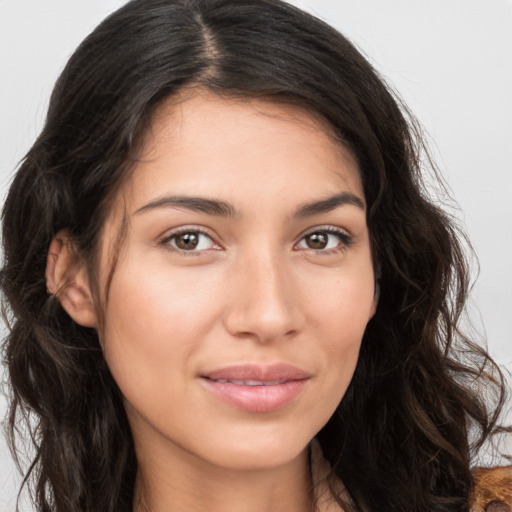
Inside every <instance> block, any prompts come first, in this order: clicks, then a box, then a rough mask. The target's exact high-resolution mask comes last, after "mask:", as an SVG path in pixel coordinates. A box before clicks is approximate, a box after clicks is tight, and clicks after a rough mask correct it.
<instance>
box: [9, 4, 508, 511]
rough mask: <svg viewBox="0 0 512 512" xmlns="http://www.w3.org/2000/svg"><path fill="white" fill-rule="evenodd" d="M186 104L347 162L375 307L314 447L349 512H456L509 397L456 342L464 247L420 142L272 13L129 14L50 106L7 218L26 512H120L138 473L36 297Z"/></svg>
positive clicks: (266, 7)
mask: <svg viewBox="0 0 512 512" xmlns="http://www.w3.org/2000/svg"><path fill="white" fill-rule="evenodd" d="M189 86H198V87H202V88H205V89H207V90H210V91H213V92H214V93H217V94H219V95H227V96H234V97H249V98H262V99H265V100H267V101H275V102H287V103H293V104H295V105H298V106H300V107H302V108H304V109H307V110H308V111H309V112H313V113H314V114H316V115H318V116H319V117H321V118H322V119H323V120H324V121H326V122H327V123H328V125H329V126H330V128H331V129H332V131H333V132H334V133H335V135H336V137H337V138H338V139H339V141H340V142H341V143H343V144H344V145H346V146H347V147H348V148H350V149H351V151H352V152H353V154H354V155H355V157H356V158H357V161H358V164H359V169H360V173H361V179H362V183H363V187H364V193H365V197H366V202H367V204H368V213H367V223H368V229H369V233H370V237H371V245H372V250H373V255H374V261H375V262H376V265H377V267H378V274H379V283H378V284H379V286H380V290H381V292H380V302H379V305H378V308H377V312H376V314H375V316H374V317H373V318H372V320H371V321H370V323H369V324H368V327H367V329H366V332H365V334H364V337H363V342H362V348H361V353H360V358H359V361H358V365H357V368H356V371H355V374H354V377H353V380H352V382H351V384H350V387H349V389H348V391H347V393H346V395H345V397H344V398H343V400H342V402H341V403H340V405H339V407H338V408H337V410H336V412H335V413H334V415H333V416H332V418H331V419H330V420H329V422H328V423H327V425H325V427H324V428H323V429H322V430H321V431H320V432H319V434H318V439H319V441H320V444H321V446H322V448H323V451H324V455H325V456H326V458H327V459H328V460H329V462H330V463H331V466H332V476H336V477H338V478H340V479H341V480H342V482H343V483H344V485H345V486H346V488H347V490H348V492H349V494H350V497H351V503H344V506H345V508H346V510H354V511H362V510H366V511H376V510H378V511H380V512H385V511H389V512H391V511H393V512H400V511H410V510H414V511H416V512H422V511H425V512H426V511H429V512H430V511H432V510H436V511H440V512H442V511H446V512H448V511H465V510H468V495H469V493H470V491H471V488H472V476H471V471H470V465H471V460H472V456H473V455H474V454H475V453H476V451H477V450H478V449H479V448H480V447H481V446H482V444H483V443H484V441H485V440H486V439H488V438H489V437H490V436H491V435H492V434H493V432H494V431H496V430H497V428H498V426H497V425H498V424H497V421H498V414H499V412H500V409H501V408H502V405H503V401H504V395H505V385H504V381H503V376H502V374H501V373H500V370H499V368H498V367H497V366H496V365H495V363H494V362H493V361H492V359H491V358H490V356H489V355H488V354H487V353H486V352H485V350H484V349H482V348H479V347H478V345H476V344H474V343H472V342H471V341H470V340H469V339H468V338H466V337H464V336H462V335H461V333H460V332H459V330H458V327H457V326H458V324H459V320H460V316H461V314H462V312H463V311H464V303H465V300H466V297H467V295H468V270H467V268H468V266H467V263H466V261H465V256H464V250H463V243H462V242H463V241H464V238H463V236H462V235H461V233H460V232H459V230H458V229H457V227H456V224H455V223H454V222H453V220H452V219H451V218H450V216H449V215H448V214H447V213H445V212H444V211H443V210H442V209H440V208H439V207H438V206H436V203H435V202H434V201H433V200H431V199H429V196H428V194H427V192H426V187H425V186H424V184H423V181H422V173H423V171H422V166H421V159H422V158H423V157H424V155H425V154H426V153H425V152H424V145H423V142H422V137H421V133H420V131H419V130H418V128H417V126H416V124H415V122H414V121H413V119H412V117H411V116H410V115H409V114H408V113H407V110H406V108H405V107H404V106H403V105H402V104H401V102H400V101H399V100H398V99H397V97H396V95H395V94H393V93H392V92H391V91H390V90H389V88H388V87H387V86H386V85H385V83H384V81H383V80H382V79H381V78H380V77H379V76H378V74H377V73H376V72H375V70H374V69H372V67H371V65H370V64H369V63H368V62H367V60H366V59H365V58H364V57H363V56H362V55H361V54H360V53H359V52H358V51H357V50H356V49H355V48H354V46H353V45H352V44H351V43H350V42H349V41H348V40H347V39H346V38H345V37H344V36H343V35H341V34H340V33H338V32H337V31H335V30H334V29H333V28H331V27H330V26H328V25H327V24H325V23H324V22H322V21H320V20H318V19H316V18H314V17H313V16H311V15H309V14H306V13H304V12H302V11H300V10H299V9H297V8H295V7H292V6H290V5H288V4H286V3H284V2H281V1H278V0H132V1H131V2H129V3H127V4H126V5H125V6H124V7H122V8H121V9H119V10H118V11H117V12H115V13H114V14H113V15H111V16H110V17H108V18H107V19H106V20H105V21H104V22H103V23H101V24H100V25H99V26H98V27H97V28H96V29H95V30H94V32H93V33H92V34H91V35H90V36H89V37H87V39H86V40H85V41H84V42H83V43H82V44H81V45H80V46H79V48H78V49H77V50H76V52H75V53H74V54H73V56H72V57H71V58H70V60H69V62H68V64H67V66H66V68H65V69H64V71H63V73H62V75H61V76H60V78H59V80H58V82H57V84H56V86H55V89H54V91H53V94H52V97H51V101H50V105H49V110H48V115H47V119H46V123H45V126H44V129H43V131H42V133H41V135H40V136H39V138H38V139H37V141H36V142H35V144H34V145H33V147H32V148H31V149H30V151H29V152H28V154H27V155H26V157H25V158H24V160H23V162H22V163H21V165H20V167H19V169H18V171H17V173H16V176H15V178H14V181H13V183H12V186H11V188H10V191H9V194H8V197H7V201H6V203H5V206H4V210H3V244H4V251H5V254H4V259H5V261H4V267H3V270H2V271H1V274H0V279H1V281H0V282H1V288H2V291H3V294H4V315H5V317H6V319H7V322H8V326H9V333H8V335H7V336H6V338H5V341H4V345H3V349H4V357H5V360H6V362H7V366H8V371H9V378H10V383H11V388H10V389H11V390H10V411H9V421H8V433H9V438H10V442H11V445H12V447H13V451H14V452H16V440H17V438H18V439H19V438H23V437H24V436H25V438H26V436H27V435H28V436H29V438H30V439H31V441H32V444H33V448H34V458H33V460H32V463H31V465H30V467H29V468H28V471H27V472H26V475H25V481H29V482H31V483H32V485H31V488H32V497H33V501H34V503H35V505H36V508H37V510H38V511H39V512H50V511H51V512H124V511H128V510H131V509H132V508H131V507H132V499H133V486H134V479H135V475H136V472H137V461H136V458H135V453H134V448H133V441H132V436H131V433H130V428H129V424H128V421H127V417H126V413H125V411H124V407H123V403H122V396H121V393H120V391H119V389H118V387H117V385H116V383H115V382H114V380H113V378H112V376H111V374H110V372H109V369H108V367H107V365H106V363H105V361H104V359H103V355H102V352H101V349H100V345H99V340H98V335H97V332H96V331H95V330H94V329H90V328H85V327H82V326H80V325H77V324H76V323H74V322H73V320H72V319H71V318H70V317H69V316H68V315H67V314H66V313H65V311H64V310H63V308H62V307H61V305H60V304H59V302H58V299H57V298H56V297H54V296H49V295H48V293H47V289H46V283H45V267H46V258H47V253H48V248H49V245H50V242H51V240H52V239H53V237H54V236H55V235H56V234H57V233H58V232H59V231H60V230H62V229H67V230H68V231H69V233H70V236H71V237H72V239H73V240H74V241H75V245H76V247H77V248H78V249H77V250H78V252H79V254H80V257H82V258H85V259H86V261H88V262H90V265H91V268H94V261H95V260H94V256H95V254H96V251H97V247H98V241H99V237H100V234H101V228H102V226H103V223H104V221H105V218H106V216H107V215H108V213H109V206H110V204H111V199H112V196H113V194H115V192H116V190H117V189H118V187H119V184H120V182H121V180H122V179H123V178H124V177H125V176H126V175H127V173H128V172H129V170H130V166H131V163H132V162H133V159H134V158H135V150H136V144H137V141H138V140H139V139H140V137H141V135H142V134H143V133H144V129H145V127H146V126H147V123H148V121H149V120H150V118H151V115H152V113H153V112H154V111H155V109H156V108H157V107H158V105H159V104H161V102H162V101H163V100H164V99H166V98H168V97H170V96H172V95H174V94H176V93H177V92H178V91H180V90H181V89H183V88H184V87H189ZM482 389H485V390H486V393H485V398H484V395H483V394H482V392H481V390H482ZM335 490H336V486H335V485H333V492H336V491H335ZM336 498H337V499H338V500H339V502H340V503H342V502H343V499H342V497H341V496H336Z"/></svg>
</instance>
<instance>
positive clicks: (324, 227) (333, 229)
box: [158, 224, 353, 248]
mask: <svg viewBox="0 0 512 512" xmlns="http://www.w3.org/2000/svg"><path fill="white" fill-rule="evenodd" d="M318 231H328V232H330V233H334V234H336V233H339V234H340V235H345V236H346V237H349V238H353V235H352V234H351V233H350V231H348V230H347V229H346V228H342V227H340V226H334V225H332V224H320V225H318V226H312V227H310V228H308V229H306V230H304V231H302V232H301V234H300V235H299V236H298V237H297V238H296V239H295V241H294V242H293V245H294V246H295V245H296V244H297V243H299V242H300V241H301V240H302V239H303V238H304V237H305V236H308V235H310V234H312V233H316V232H318ZM188 232H197V233H200V234H203V235H206V236H208V237H209V238H211V239H212V241H213V242H214V243H215V244H216V245H219V246H220V247H222V248H224V246H223V244H222V243H221V242H219V237H218V236H217V235H216V234H214V233H212V232H211V230H210V229H209V228H207V227H205V226H202V225H190V226H180V227H177V228H173V229H171V230H167V231H165V232H164V233H163V234H162V235H161V236H159V237H158V243H163V242H166V241H169V240H170V239H172V238H173V237H175V236H179V235H180V234H183V233H188Z"/></svg>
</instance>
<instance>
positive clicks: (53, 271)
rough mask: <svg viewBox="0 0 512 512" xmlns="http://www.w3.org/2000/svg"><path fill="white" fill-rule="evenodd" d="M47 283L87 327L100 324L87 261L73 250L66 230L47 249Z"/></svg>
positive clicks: (73, 314) (75, 319)
mask: <svg viewBox="0 0 512 512" xmlns="http://www.w3.org/2000/svg"><path fill="white" fill-rule="evenodd" d="M46 287H47V288H48V292H49V293H51V294H53V295H55V296H56V297H57V299H58V300H59V302H60V303H61V305H62V307H63V308H64V309H65V310H66V311H67V313H68V314H69V316H70V317H71V318H72V319H73V320H74V321H75V322H77V323H78V324H80V325H83V326H84V327H97V314H96V308H95V304H94V299H93V294H92V293H91V287H90V283H89V275H88V272H87V265H86V263H85V262H84V261H83V260H82V259H80V258H79V257H78V256H77V254H76V252H75V251H74V250H73V243H72V241H71V239H70V236H69V232H68V231H67V230H63V231H60V232H59V233H57V235H55V237H54V239H53V240H52V242H51V244H50V248H49V250H48V257H47V262H46Z"/></svg>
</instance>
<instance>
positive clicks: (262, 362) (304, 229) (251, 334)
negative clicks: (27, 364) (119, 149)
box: [99, 92, 375, 469]
mask: <svg viewBox="0 0 512 512" xmlns="http://www.w3.org/2000/svg"><path fill="white" fill-rule="evenodd" d="M123 212H124V213H125V215H126V217H127V223H128V224H127V225H128V234H127V237H126V240H125V241H124V242H123V245H122V248H121V250H120V253H119V260H118V261H117V265H116V267H115V271H114V274H113V276H112V281H111V283H110V288H109V294H108V301H107V303H106V305H105V306H104V326H103V330H102V344H103V347H104V353H105V358H106V360H107V363H108V365H109V367H110V369H111V371H112V374H113V376H114V378H115V380H116V381H117V383H118V385H119V387H120V389H121V391H122V393H123V395H124V397H125V400H126V402H125V403H126V409H127V412H128V416H129V420H130V423H131V426H132V430H133V435H134V439H135V443H136V447H137V450H138V452H142V453H150V452H151V451H153V452H154V453H158V456H162V454H165V456H169V457H180V456H186V457H188V458H189V459H190V458H191V459H193V460H196V461H198V462H201V463H204V462H206V463H208V464H213V465H214V466H222V467H225V468H232V469H241V468H252V469H256V468H266V467H275V466H278V465H283V464H286V463H287V462H288V461H291V460H293V459H294V458H295V457H297V456H298V455H299V454H300V453H301V452H302V451H303V450H304V448H305V447H306V446H307V444H308V442H309V441H310V440H311V438H312V437H313V436H314V435H315V434H316V433H317V432H318V430H319V429H320V428H322V426H323V425H324V424H325V423H326V422H327V420H328V419H329V417H330V416H331V415H332V413H333V411H334V410H335V408H336V407H337V405H338V403H339V402H340V400H341V399H342V397H343V395H344V393H345V391H346V389H347V386H348V384H349V382H350V380H351V377H352V375H353V372H354V368H355V366H356V362H357V358H358V353H359V348H360V344H361V338H362V336H363V332H364V330H365V327H366V324H367V322H368V320H369V319H370V318H371V316H372V314H373V312H374V309H375V299H374V273H373V265H372V258H371V253H370V241H369V237H368V229H367V226H366V216H365V201H364V195H363V189H362V186H361V180H360V178H359V172H358V167H357V164H356V161H355V160H354V158H353V157H352V155H351V154H350V152H349V151H347V150H346V149H345V148H344V147H343V146H341V145H340V144H338V143H335V142H333V140H332V139H330V138H329V137H328V136H327V135H326V133H325V131H324V129H323V125H322V124H321V123H320V122H319V121H318V120H315V119H314V118H313V117H312V116H311V115H308V114H307V113H305V112H304V111H302V110H300V109H298V108H296V107H292V106H283V105H276V104H271V103H266V102H261V101H256V100H254V101H251V100H243V101H242V100H234V99H221V98H219V97H217V96H215V95H212V94H208V93H205V92H202V93H198V94H196V95H193V96H191V97H189V98H187V99H186V98H181V101H177V100H176V99H174V100H172V101H168V102H167V103H166V104H164V105H163V106H162V107H160V109H159V110H158V111H157V113H156V115H155V117H154V119H153V122H152V125H151V128H149V129H148V131H147V133H146V136H145V138H144V140H143V143H142V148H141V152H140V160H139V161H138V163H137V164H136V166H135V168H134V171H133V173H132V174H131V175H130V177H129V179H128V180H127V181H126V182H125V184H124V185H123V187H122V190H121V191H120V193H119V195H118V197H117V200H116V202H115V205H114V214H113V215H112V218H111V219H110V220H109V221H108V222H107V225H106V227H105V231H104V235H103V242H102V249H101V259H100V274H99V283H100V287H101V286H105V285H106V283H107V280H108V277H107V276H108V274H109V271H110V269H111V266H112V253H113V252H114V250H115V249H114V245H115V243H114V240H115V239H116V237H118V233H119V229H120V224H121V220H120V219H121V218H122V216H123Z"/></svg>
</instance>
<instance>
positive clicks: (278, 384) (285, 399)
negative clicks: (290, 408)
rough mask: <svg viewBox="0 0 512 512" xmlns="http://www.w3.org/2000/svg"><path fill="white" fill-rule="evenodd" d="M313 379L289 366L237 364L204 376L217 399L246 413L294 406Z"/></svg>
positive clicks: (205, 381)
mask: <svg viewBox="0 0 512 512" xmlns="http://www.w3.org/2000/svg"><path fill="white" fill-rule="evenodd" d="M310 378H311V376H310V375H309V374H308V373H306V372H304V371H302V370H300V369H298V368H296V367H295V366H291V365H288V364H277V365H271V366H258V365H238V366H232V367H227V368H222V369H219V370H215V371H212V372H209V373H207V374H205V375H202V376H201V381H202V383H203V384H204V386H205V388H206V389H207V390H208V391H209V392H211V393H212V394H213V395H214V397H215V398H217V399H220V400H221V401H223V402H224V403H227V404H228V405H230V406H232V407H235V408H237V409H240V410H242V411H246V412H255V413H264V412H273V411H277V410H278V409H281V408H284V407H285V406H286V405H289V404H291V403H292V402H293V401H294V400H295V399H296V398H297V397H298V396H299V395H300V394H301V392H302V391H303V389H304V387H305V386H306V385H307V383H308V382H309V380H310Z"/></svg>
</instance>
